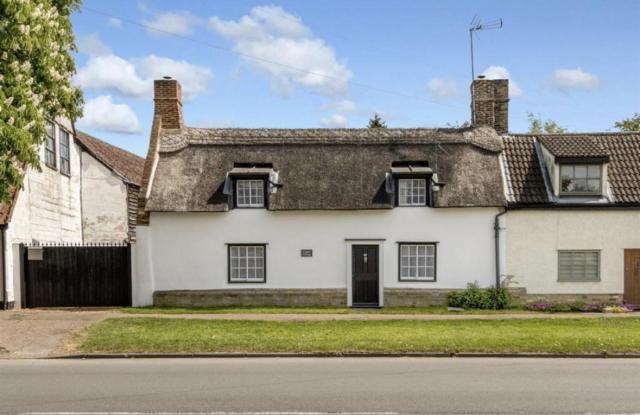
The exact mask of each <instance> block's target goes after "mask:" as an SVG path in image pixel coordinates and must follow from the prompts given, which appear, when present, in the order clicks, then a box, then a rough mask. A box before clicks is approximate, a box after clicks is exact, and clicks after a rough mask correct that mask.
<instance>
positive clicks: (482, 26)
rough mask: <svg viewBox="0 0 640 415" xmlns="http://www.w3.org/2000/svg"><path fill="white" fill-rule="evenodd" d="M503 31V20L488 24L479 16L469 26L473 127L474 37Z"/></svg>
mask: <svg viewBox="0 0 640 415" xmlns="http://www.w3.org/2000/svg"><path fill="white" fill-rule="evenodd" d="M492 29H502V19H496V20H492V21H490V22H488V23H482V20H480V17H478V15H477V14H476V15H474V16H473V19H472V20H471V23H470V24H469V44H470V46H471V125H473V124H475V120H474V103H475V98H474V91H473V81H474V80H475V79H476V73H475V65H474V62H473V60H474V59H473V35H474V34H475V35H476V36H478V32H479V31H481V30H492Z"/></svg>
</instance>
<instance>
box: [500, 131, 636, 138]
mask: <svg viewBox="0 0 640 415" xmlns="http://www.w3.org/2000/svg"><path fill="white" fill-rule="evenodd" d="M602 135H640V131H595V132H585V133H579V132H571V133H553V134H547V133H509V134H503V137H504V136H506V137H564V136H576V137H583V136H602Z"/></svg>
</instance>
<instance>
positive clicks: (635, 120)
mask: <svg viewBox="0 0 640 415" xmlns="http://www.w3.org/2000/svg"><path fill="white" fill-rule="evenodd" d="M614 126H615V127H616V128H617V129H618V130H620V131H640V113H638V112H636V113H635V114H633V115H632V116H631V117H629V118H625V119H624V120H621V121H618V122H617V123H615V124H614Z"/></svg>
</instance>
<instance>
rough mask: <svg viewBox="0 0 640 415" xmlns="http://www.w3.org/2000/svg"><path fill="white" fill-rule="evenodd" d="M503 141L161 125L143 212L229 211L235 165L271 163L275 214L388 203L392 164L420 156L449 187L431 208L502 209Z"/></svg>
mask: <svg viewBox="0 0 640 415" xmlns="http://www.w3.org/2000/svg"><path fill="white" fill-rule="evenodd" d="M501 150H502V141H501V139H500V137H499V136H498V135H497V134H496V133H495V131H494V130H493V129H491V128H475V129H471V128H466V129H287V130H282V129H197V128H183V129H180V130H163V131H162V132H161V137H160V149H159V159H158V165H157V169H156V172H155V175H154V179H153V183H152V188H151V192H150V195H149V199H148V200H147V203H146V209H147V210H148V211H170V212H184V211H194V212H207V211H225V210H228V209H229V202H230V201H229V197H228V196H227V195H226V194H224V192H223V187H224V181H225V176H226V174H227V173H228V172H229V171H230V170H232V169H233V167H234V164H235V163H271V164H272V165H273V168H274V169H275V170H276V171H278V174H279V179H278V180H279V182H280V183H282V187H281V188H279V189H278V190H277V192H276V193H274V194H271V195H270V198H269V209H271V210H297V209H385V208H391V207H393V199H392V198H391V197H390V196H389V194H388V193H387V192H386V191H385V174H386V173H387V172H389V171H390V170H391V164H392V163H393V162H398V161H406V160H412V161H414V160H426V161H428V162H429V166H430V167H431V168H432V169H433V170H434V173H437V175H438V180H439V181H440V182H444V183H446V185H445V186H444V187H443V188H442V189H441V190H440V191H439V192H438V194H437V196H436V197H435V206H437V207H467V206H503V205H505V203H506V202H505V198H504V191H503V186H502V179H501V173H500V165H499V154H500V152H501Z"/></svg>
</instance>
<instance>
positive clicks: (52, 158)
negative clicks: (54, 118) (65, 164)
mask: <svg viewBox="0 0 640 415" xmlns="http://www.w3.org/2000/svg"><path fill="white" fill-rule="evenodd" d="M45 123H46V124H45V130H46V135H47V137H46V140H45V143H44V164H45V166H47V167H49V168H52V169H54V170H57V169H58V165H57V159H58V154H57V149H56V145H57V143H56V141H57V140H56V123H54V122H51V121H48V120H47V121H45ZM49 125H51V127H52V131H53V133H52V134H53V135H52V136H50V135H49V130H48V128H46V127H48V126H49ZM49 139H51V141H52V142H53V149H50V148H49Z"/></svg>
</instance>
